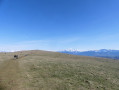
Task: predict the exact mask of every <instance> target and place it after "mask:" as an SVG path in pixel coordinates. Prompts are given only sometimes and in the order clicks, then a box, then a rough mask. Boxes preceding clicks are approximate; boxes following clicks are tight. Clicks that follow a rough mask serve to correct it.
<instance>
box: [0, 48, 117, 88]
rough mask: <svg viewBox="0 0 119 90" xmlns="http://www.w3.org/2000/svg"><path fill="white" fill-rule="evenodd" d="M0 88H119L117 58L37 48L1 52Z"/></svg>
mask: <svg viewBox="0 0 119 90" xmlns="http://www.w3.org/2000/svg"><path fill="white" fill-rule="evenodd" d="M15 54H17V55H19V59H16V60H15V59H14V58H13V56H14V55H15ZM0 90H119V61H117V60H111V59H105V58H94V57H86V56H76V55H69V54H62V53H58V52H48V51H40V50H33V51H20V52H14V53H0Z"/></svg>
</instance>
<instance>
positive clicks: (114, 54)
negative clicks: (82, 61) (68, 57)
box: [59, 49, 119, 59]
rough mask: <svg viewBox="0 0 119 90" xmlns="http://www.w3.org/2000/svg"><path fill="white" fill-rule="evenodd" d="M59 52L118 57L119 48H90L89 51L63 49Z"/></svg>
mask: <svg viewBox="0 0 119 90" xmlns="http://www.w3.org/2000/svg"><path fill="white" fill-rule="evenodd" d="M59 52H61V53H67V54H72V55H83V56H93V57H103V58H111V59H119V50H110V49H109V50H108V49H101V50H90V51H78V50H64V51H59Z"/></svg>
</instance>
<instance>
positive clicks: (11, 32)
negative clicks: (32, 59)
mask: <svg viewBox="0 0 119 90" xmlns="http://www.w3.org/2000/svg"><path fill="white" fill-rule="evenodd" d="M37 49H39V50H48V51H59V50H65V49H79V50H81V51H82V50H97V49H119V0H0V50H8V51H11V50H37Z"/></svg>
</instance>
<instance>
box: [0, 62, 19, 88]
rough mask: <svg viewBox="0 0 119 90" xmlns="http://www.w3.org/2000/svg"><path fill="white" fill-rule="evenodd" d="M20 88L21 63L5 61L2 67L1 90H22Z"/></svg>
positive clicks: (0, 75)
mask: <svg viewBox="0 0 119 90" xmlns="http://www.w3.org/2000/svg"><path fill="white" fill-rule="evenodd" d="M20 86H21V81H20V67H19V61H18V60H7V61H4V62H3V64H1V66H0V90H20Z"/></svg>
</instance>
